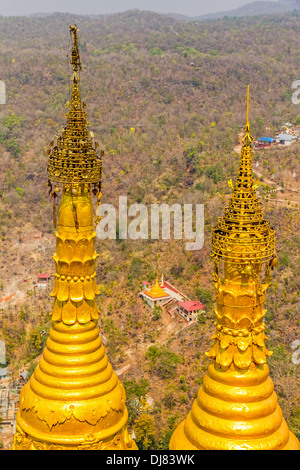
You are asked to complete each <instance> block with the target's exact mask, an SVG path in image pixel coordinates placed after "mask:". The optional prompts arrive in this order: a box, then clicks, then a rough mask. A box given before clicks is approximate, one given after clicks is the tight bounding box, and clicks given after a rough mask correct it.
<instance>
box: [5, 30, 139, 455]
mask: <svg viewBox="0 0 300 470" xmlns="http://www.w3.org/2000/svg"><path fill="white" fill-rule="evenodd" d="M70 30H71V33H72V34H73V37H74V44H73V50H72V58H71V63H72V64H73V78H72V81H73V84H72V98H71V103H68V105H67V106H68V108H69V111H68V114H67V125H66V127H65V128H64V130H63V132H62V135H61V137H59V138H58V140H57V144H56V145H55V146H54V145H53V144H52V145H51V149H50V151H49V165H48V174H49V182H48V185H49V186H50V192H51V193H52V195H53V196H54V199H56V198H57V195H58V193H59V190H60V188H59V185H60V184H62V198H61V203H60V208H59V217H58V231H57V232H56V253H54V260H55V263H56V273H55V285H54V288H53V291H52V293H51V296H52V297H53V298H54V306H53V310H52V313H51V315H52V325H51V329H50V333H49V338H48V339H47V343H46V347H45V349H44V351H43V355H42V358H41V360H40V362H39V364H38V365H37V367H36V369H35V371H34V373H33V375H32V376H31V378H30V381H29V382H28V383H27V384H26V385H25V386H24V387H23V389H22V390H21V393H20V400H19V403H20V407H19V411H18V414H17V425H16V433H15V435H14V443H13V449H14V450H27V449H28V450H29V449H30V450H31V449H32V450H34V449H44V450H78V449H83V450H92V449H95V450H129V449H130V450H135V449H137V447H136V444H135V443H134V441H132V439H131V437H130V436H129V435H128V431H127V420H128V412H127V408H126V404H125V401H126V396H125V390H124V388H123V386H122V384H121V383H120V381H119V379H118V377H117V375H116V373H115V372H114V370H113V368H112V366H111V365H110V363H109V361H108V358H107V356H106V353H105V349H104V346H103V344H102V341H101V336H100V331H99V328H98V319H99V311H98V307H97V303H96V295H97V293H98V291H97V286H96V281H95V278H96V272H95V262H96V258H97V256H98V255H97V254H96V253H95V238H96V233H95V230H94V220H93V207H92V200H91V189H92V185H93V188H94V189H93V192H94V193H97V194H98V198H100V196H101V193H100V188H101V175H102V162H101V158H99V157H98V156H97V152H96V149H97V144H94V142H93V139H92V137H91V134H90V133H89V132H88V130H87V127H88V122H87V121H86V118H87V115H86V113H85V112H84V111H83V107H84V104H83V103H82V102H81V98H80V94H79V88H78V82H79V76H78V72H79V70H80V68H81V64H80V58H79V52H78V40H77V31H78V30H77V27H76V26H71V27H70ZM52 183H54V184H55V188H54V189H53V186H52Z"/></svg>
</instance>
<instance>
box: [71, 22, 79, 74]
mask: <svg viewBox="0 0 300 470" xmlns="http://www.w3.org/2000/svg"><path fill="white" fill-rule="evenodd" d="M78 31H79V29H78V28H77V25H76V24H74V25H70V34H71V35H73V48H72V55H71V64H72V65H73V70H74V73H76V72H78V70H81V62H80V56H79V48H78V35H77V33H78Z"/></svg>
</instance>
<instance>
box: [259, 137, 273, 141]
mask: <svg viewBox="0 0 300 470" xmlns="http://www.w3.org/2000/svg"><path fill="white" fill-rule="evenodd" d="M258 142H276V141H275V139H272V137H261V138H260V139H258Z"/></svg>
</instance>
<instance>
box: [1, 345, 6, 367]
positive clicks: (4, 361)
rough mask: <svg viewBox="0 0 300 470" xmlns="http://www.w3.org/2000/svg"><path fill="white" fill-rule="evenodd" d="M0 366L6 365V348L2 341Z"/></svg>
mask: <svg viewBox="0 0 300 470" xmlns="http://www.w3.org/2000/svg"><path fill="white" fill-rule="evenodd" d="M0 364H6V347H5V342H4V341H2V340H1V341H0Z"/></svg>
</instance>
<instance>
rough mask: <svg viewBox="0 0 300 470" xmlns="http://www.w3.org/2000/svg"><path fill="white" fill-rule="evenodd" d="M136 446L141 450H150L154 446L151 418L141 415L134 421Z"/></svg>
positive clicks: (153, 428)
mask: <svg viewBox="0 0 300 470" xmlns="http://www.w3.org/2000/svg"><path fill="white" fill-rule="evenodd" d="M133 429H134V432H135V435H136V439H135V441H136V444H137V446H138V447H139V449H141V450H150V449H151V448H152V449H153V448H154V444H155V423H154V419H153V418H152V416H150V415H149V414H148V413H143V414H142V415H141V416H140V417H139V418H138V419H136V420H135V422H134V426H133Z"/></svg>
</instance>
